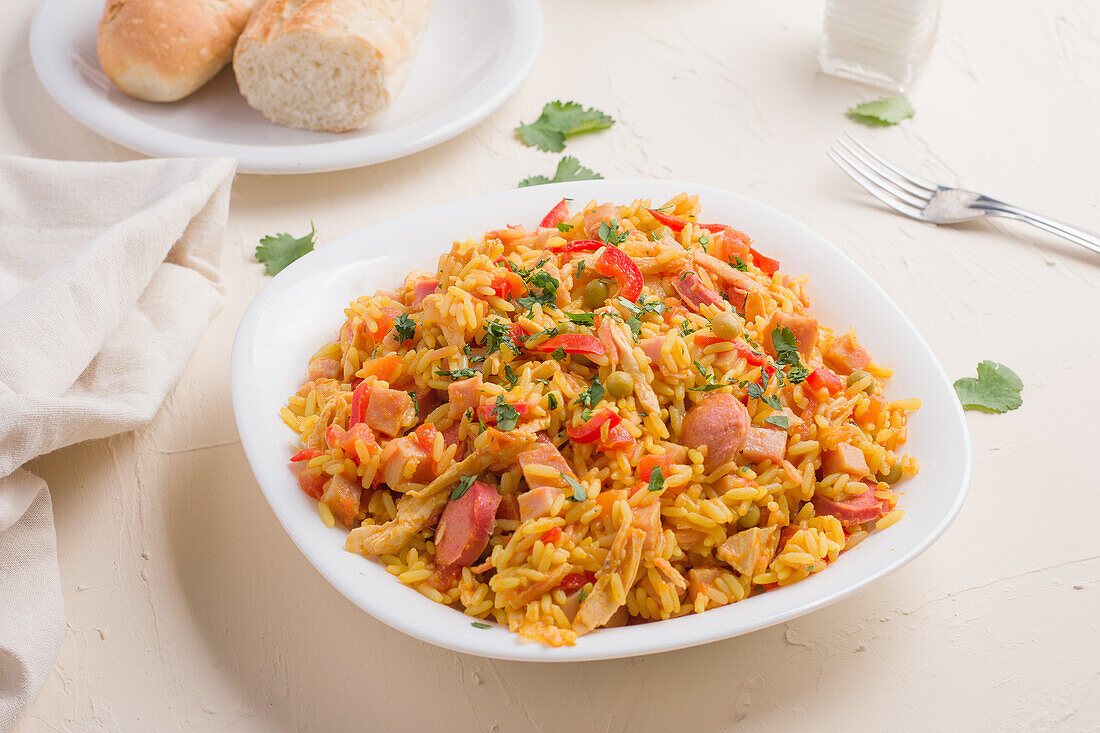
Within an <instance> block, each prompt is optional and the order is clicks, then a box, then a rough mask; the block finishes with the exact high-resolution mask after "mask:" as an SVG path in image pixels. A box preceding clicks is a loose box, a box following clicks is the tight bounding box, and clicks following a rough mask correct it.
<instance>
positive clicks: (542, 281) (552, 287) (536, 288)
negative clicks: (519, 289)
mask: <svg viewBox="0 0 1100 733" xmlns="http://www.w3.org/2000/svg"><path fill="white" fill-rule="evenodd" d="M540 264H542V263H540ZM536 267H537V266H536ZM517 272H518V274H519V276H520V277H521V278H523V283H524V285H526V286H527V295H526V296H524V297H522V298H516V303H518V304H519V305H520V306H521V307H523V308H527V309H528V312H530V310H531V308H532V307H533V306H534V305H535V304H536V303H539V304H541V305H543V306H551V307H553V306H554V301H555V300H557V296H558V287H559V286H560V285H561V282H560V281H559V280H558V279H557V278H556V277H554V276H553V275H551V274H550V273H549V272H547V271H546V270H541V269H538V270H536V269H534V268H532V270H530V271H525V270H517Z"/></svg>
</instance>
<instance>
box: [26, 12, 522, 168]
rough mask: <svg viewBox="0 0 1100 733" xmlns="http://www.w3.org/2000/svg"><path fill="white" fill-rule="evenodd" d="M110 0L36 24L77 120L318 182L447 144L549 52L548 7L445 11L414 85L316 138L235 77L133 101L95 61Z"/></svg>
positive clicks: (433, 26)
mask: <svg viewBox="0 0 1100 733" xmlns="http://www.w3.org/2000/svg"><path fill="white" fill-rule="evenodd" d="M103 2H104V0H42V2H41V3H40V4H39V6H38V10H37V11H36V12H35V15H34V22H33V23H32V25H31V34H30V48H31V59H32V60H33V62H34V68H35V71H36V72H37V73H38V77H39V79H41V80H42V84H43V85H44V86H45V87H46V89H47V91H49V93H50V94H51V95H52V96H53V98H54V99H55V100H56V101H57V103H58V104H60V105H61V106H62V107H64V108H65V110H66V111H67V112H68V113H69V114H71V115H72V116H73V117H75V118H76V119H77V120H79V121H80V122H82V123H83V124H85V125H87V126H88V127H90V128H91V129H93V130H95V131H96V132H98V133H99V134H100V135H103V136H104V137H106V138H108V139H110V140H114V141H115V142H117V143H119V144H121V145H125V146H126V147H128V148H132V149H134V150H137V151H139V152H142V153H146V154H148V155H159V156H196V157H201V156H214V155H227V156H230V157H233V158H237V160H238V161H239V166H238V167H239V170H240V171H241V172H242V173H315V172H319V171H333V170H342V169H345V168H357V167H359V166H364V165H371V164H374V163H381V162H382V161H385V160H392V159H394V158H399V157H401V156H403V155H409V154H410V153H415V152H417V151H419V150H424V149H425V148H428V147H431V146H432V145H437V144H439V143H441V142H443V141H444V140H448V139H450V138H452V137H454V136H455V135H458V134H459V133H461V132H464V131H466V130H468V129H470V128H471V127H473V126H474V125H476V124H477V123H478V122H481V121H482V120H483V119H485V118H486V117H487V116H488V115H489V113H490V112H492V111H493V110H495V109H496V108H497V107H499V106H500V105H502V104H503V103H504V102H505V100H507V99H508V98H509V97H510V96H512V94H513V93H515V91H516V89H518V88H519V85H520V84H521V83H522V82H523V80H524V79H525V78H527V75H528V74H529V73H530V72H531V69H532V68H533V67H534V65H535V59H536V58H538V53H539V47H540V46H541V45H542V10H541V8H540V7H539V2H538V0H478V2H468V1H467V0H436V3H435V9H434V10H433V12H432V18H431V20H430V21H429V23H428V28H427V30H426V31H425V35H424V39H423V42H422V43H421V45H420V50H419V52H418V53H417V56H416V60H415V61H414V64H413V68H412V71H411V73H410V74H409V79H408V83H406V84H405V88H404V89H402V91H401V94H400V95H399V96H398V97H397V99H396V100H395V101H394V103H393V106H392V107H390V108H389V109H388V110H386V111H385V112H383V113H382V114H381V115H379V116H378V118H377V119H376V120H374V121H373V122H371V124H370V125H368V126H367V127H366V128H365V129H363V130H358V131H356V132H346V133H341V134H337V133H327V132H311V131H308V130H295V129H293V128H290V127H283V126H281V125H276V124H275V123H273V122H268V121H267V120H266V119H264V117H263V115H261V114H260V113H259V112H257V111H256V110H254V109H252V108H251V107H249V106H248V104H247V103H246V102H245V100H244V97H242V96H241V95H240V93H239V92H238V91H237V83H236V80H235V79H234V78H233V71H232V69H231V68H228V67H227V68H226V69H223V70H222V72H221V73H220V74H219V75H218V76H217V77H216V78H214V79H213V80H212V81H211V82H210V83H208V84H207V85H206V86H204V87H203V88H202V89H199V90H198V91H197V92H195V93H194V94H192V95H191V96H189V97H185V98H184V99H181V100H180V101H178V102H173V103H171V104H155V103H152V102H141V101H138V100H136V99H133V98H131V97H129V96H127V95H126V94H124V93H123V92H122V91H120V90H119V89H118V88H117V87H115V86H114V85H113V84H111V83H110V82H109V81H108V80H107V77H106V76H105V75H104V74H103V71H102V69H100V66H99V59H98V57H97V56H96V28H97V25H98V23H99V18H100V15H101V14H102V12H103Z"/></svg>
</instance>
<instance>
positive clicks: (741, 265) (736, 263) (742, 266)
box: [730, 255, 749, 272]
mask: <svg viewBox="0 0 1100 733" xmlns="http://www.w3.org/2000/svg"><path fill="white" fill-rule="evenodd" d="M730 265H732V266H733V269H735V270H740V271H741V272H748V271H749V266H748V265H747V264H746V263H745V261H744V260H743V259H741V258H740V257H738V256H737V255H734V257H733V259H732V260H730Z"/></svg>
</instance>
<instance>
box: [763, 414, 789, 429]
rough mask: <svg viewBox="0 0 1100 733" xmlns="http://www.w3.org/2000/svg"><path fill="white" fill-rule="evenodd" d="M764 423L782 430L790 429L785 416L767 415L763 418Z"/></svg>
mask: <svg viewBox="0 0 1100 733" xmlns="http://www.w3.org/2000/svg"><path fill="white" fill-rule="evenodd" d="M764 422H766V423H768V424H769V425H774V426H775V427H777V428H783V429H784V430H788V429H789V428H790V427H791V421H790V420H788V419H787V416H786V415H769V416H768V417H766V418H764Z"/></svg>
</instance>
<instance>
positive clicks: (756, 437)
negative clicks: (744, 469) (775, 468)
mask: <svg viewBox="0 0 1100 733" xmlns="http://www.w3.org/2000/svg"><path fill="white" fill-rule="evenodd" d="M786 452H787V432H786V431H785V430H769V429H767V428H756V427H753V428H749V431H748V434H747V435H746V436H745V447H744V448H742V449H741V455H743V456H744V457H745V458H746V459H748V460H749V461H752V462H753V463H761V462H762V461H771V462H772V463H779V462H780V461H781V460H783V456H784V454H785V453H786Z"/></svg>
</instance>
